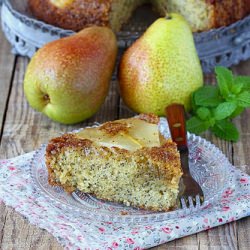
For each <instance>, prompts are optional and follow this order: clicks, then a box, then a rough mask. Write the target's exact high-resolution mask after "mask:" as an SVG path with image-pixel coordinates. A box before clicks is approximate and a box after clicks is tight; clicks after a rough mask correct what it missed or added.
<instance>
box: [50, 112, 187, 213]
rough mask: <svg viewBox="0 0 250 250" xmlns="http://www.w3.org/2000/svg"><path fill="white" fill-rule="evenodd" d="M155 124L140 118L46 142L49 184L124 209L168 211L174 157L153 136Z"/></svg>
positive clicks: (174, 188)
mask: <svg viewBox="0 0 250 250" xmlns="http://www.w3.org/2000/svg"><path fill="white" fill-rule="evenodd" d="M158 122H159V118H158V117H157V116H154V115H145V114H144V115H140V116H138V117H133V118H129V119H122V120H117V121H113V122H106V123H104V124H102V125H100V126H98V127H91V128H85V129H83V130H81V131H80V132H76V133H70V134H65V135H62V136H60V137H58V138H54V139H52V140H51V141H50V142H49V144H48V146H47V148H46V165H47V168H48V173H49V183H50V184H51V185H56V186H61V187H63V189H64V190H66V191H67V192H73V191H74V190H76V189H78V190H80V191H82V192H85V193H89V194H92V195H94V196H96V197H97V198H100V199H103V200H107V201H112V202H117V203H123V204H124V205H127V206H133V207H138V208H143V209H148V210H153V211H168V210H171V209H173V208H174V207H175V206H176V200H177V196H178V192H179V188H178V185H179V180H180V177H181V175H182V171H181V166H180V156H179V153H178V151H177V148H176V145H175V143H174V142H173V141H172V140H170V139H165V138H164V137H163V136H162V135H161V134H160V133H159V129H158Z"/></svg>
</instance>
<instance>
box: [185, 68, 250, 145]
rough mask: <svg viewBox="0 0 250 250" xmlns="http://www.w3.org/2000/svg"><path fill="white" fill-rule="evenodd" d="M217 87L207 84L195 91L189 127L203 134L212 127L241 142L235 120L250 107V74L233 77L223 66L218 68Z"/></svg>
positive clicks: (221, 135) (216, 134)
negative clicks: (249, 75)
mask: <svg viewBox="0 0 250 250" xmlns="http://www.w3.org/2000/svg"><path fill="white" fill-rule="evenodd" d="M215 73H216V80H217V86H210V85H206V86H203V87H201V88H199V89H198V90H196V91H195V92H193V94H192V97H191V100H192V117H191V118H190V119H189V120H188V121H187V130H188V131H189V132H191V133H195V134H200V133H202V132H204V131H206V130H208V129H210V130H211V131H212V132H213V133H214V135H215V136H217V137H219V138H221V139H224V140H227V141H234V142H236V141H238V139H239V132H238V130H237V128H236V127H235V125H234V124H233V123H232V119H233V118H234V117H236V116H238V115H240V114H241V113H242V112H243V111H244V109H245V108H248V107H250V77H248V76H234V75H233V73H232V72H231V71H230V70H229V69H227V68H224V67H221V66H219V67H216V68H215Z"/></svg>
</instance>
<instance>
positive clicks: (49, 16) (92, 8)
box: [28, 0, 111, 31]
mask: <svg viewBox="0 0 250 250" xmlns="http://www.w3.org/2000/svg"><path fill="white" fill-rule="evenodd" d="M28 6H29V9H30V10H31V12H32V13H33V14H34V15H35V16H36V17H37V18H38V19H41V20H43V21H45V22H47V23H49V24H52V25H55V26H58V27H61V28H64V29H69V30H74V31H79V30H81V29H83V28H85V27H88V26H92V25H97V26H109V12H110V7H111V0H95V1H90V0H74V1H73V2H72V3H71V4H69V5H67V6H66V7H64V8H58V7H57V6H55V5H54V4H52V3H51V2H50V0H28Z"/></svg>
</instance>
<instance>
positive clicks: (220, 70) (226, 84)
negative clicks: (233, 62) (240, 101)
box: [215, 66, 233, 99]
mask: <svg viewBox="0 0 250 250" xmlns="http://www.w3.org/2000/svg"><path fill="white" fill-rule="evenodd" d="M215 73H216V79H217V83H218V86H219V89H220V93H221V95H222V96H223V97H224V98H225V99H227V97H228V95H229V94H230V91H229V90H230V89H231V87H232V83H233V74H232V72H231V71H230V70H229V69H227V68H224V67H220V66H218V67H215Z"/></svg>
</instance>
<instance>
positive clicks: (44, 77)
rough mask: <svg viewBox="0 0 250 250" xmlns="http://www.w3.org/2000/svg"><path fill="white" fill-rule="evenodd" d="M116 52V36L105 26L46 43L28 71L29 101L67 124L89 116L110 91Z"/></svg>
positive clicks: (31, 62)
mask: <svg viewBox="0 0 250 250" xmlns="http://www.w3.org/2000/svg"><path fill="white" fill-rule="evenodd" d="M116 54H117V41H116V37H115V35H114V33H113V32H112V31H111V29H109V28H105V27H89V28H86V29H84V30H82V31H80V32H79V33H77V34H75V35H72V36H70V37H67V38H62V39H59V40H56V41H53V42H50V43H48V44H46V45H45V46H44V47H42V48H41V49H39V50H38V51H37V53H36V54H35V55H34V57H33V58H32V59H31V61H30V63H29V65H28V68H27V71H26V74H25V78H24V92H25V95H26V97H27V99H28V102H29V104H30V105H31V106H32V107H33V108H34V109H36V110H38V111H40V112H42V113H44V114H45V115H47V116H48V117H50V118H51V119H53V120H54V121H57V122H60V123H64V124H73V123H77V122H80V121H83V120H85V119H87V118H89V117H90V116H92V115H93V114H94V113H96V112H97V111H98V109H99V108H100V106H101V104H102V103H103V102H104V99H105V97H106V95H107V93H108V89H109V82H110V79H111V76H112V72H113V69H114V66H115V60H116Z"/></svg>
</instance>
